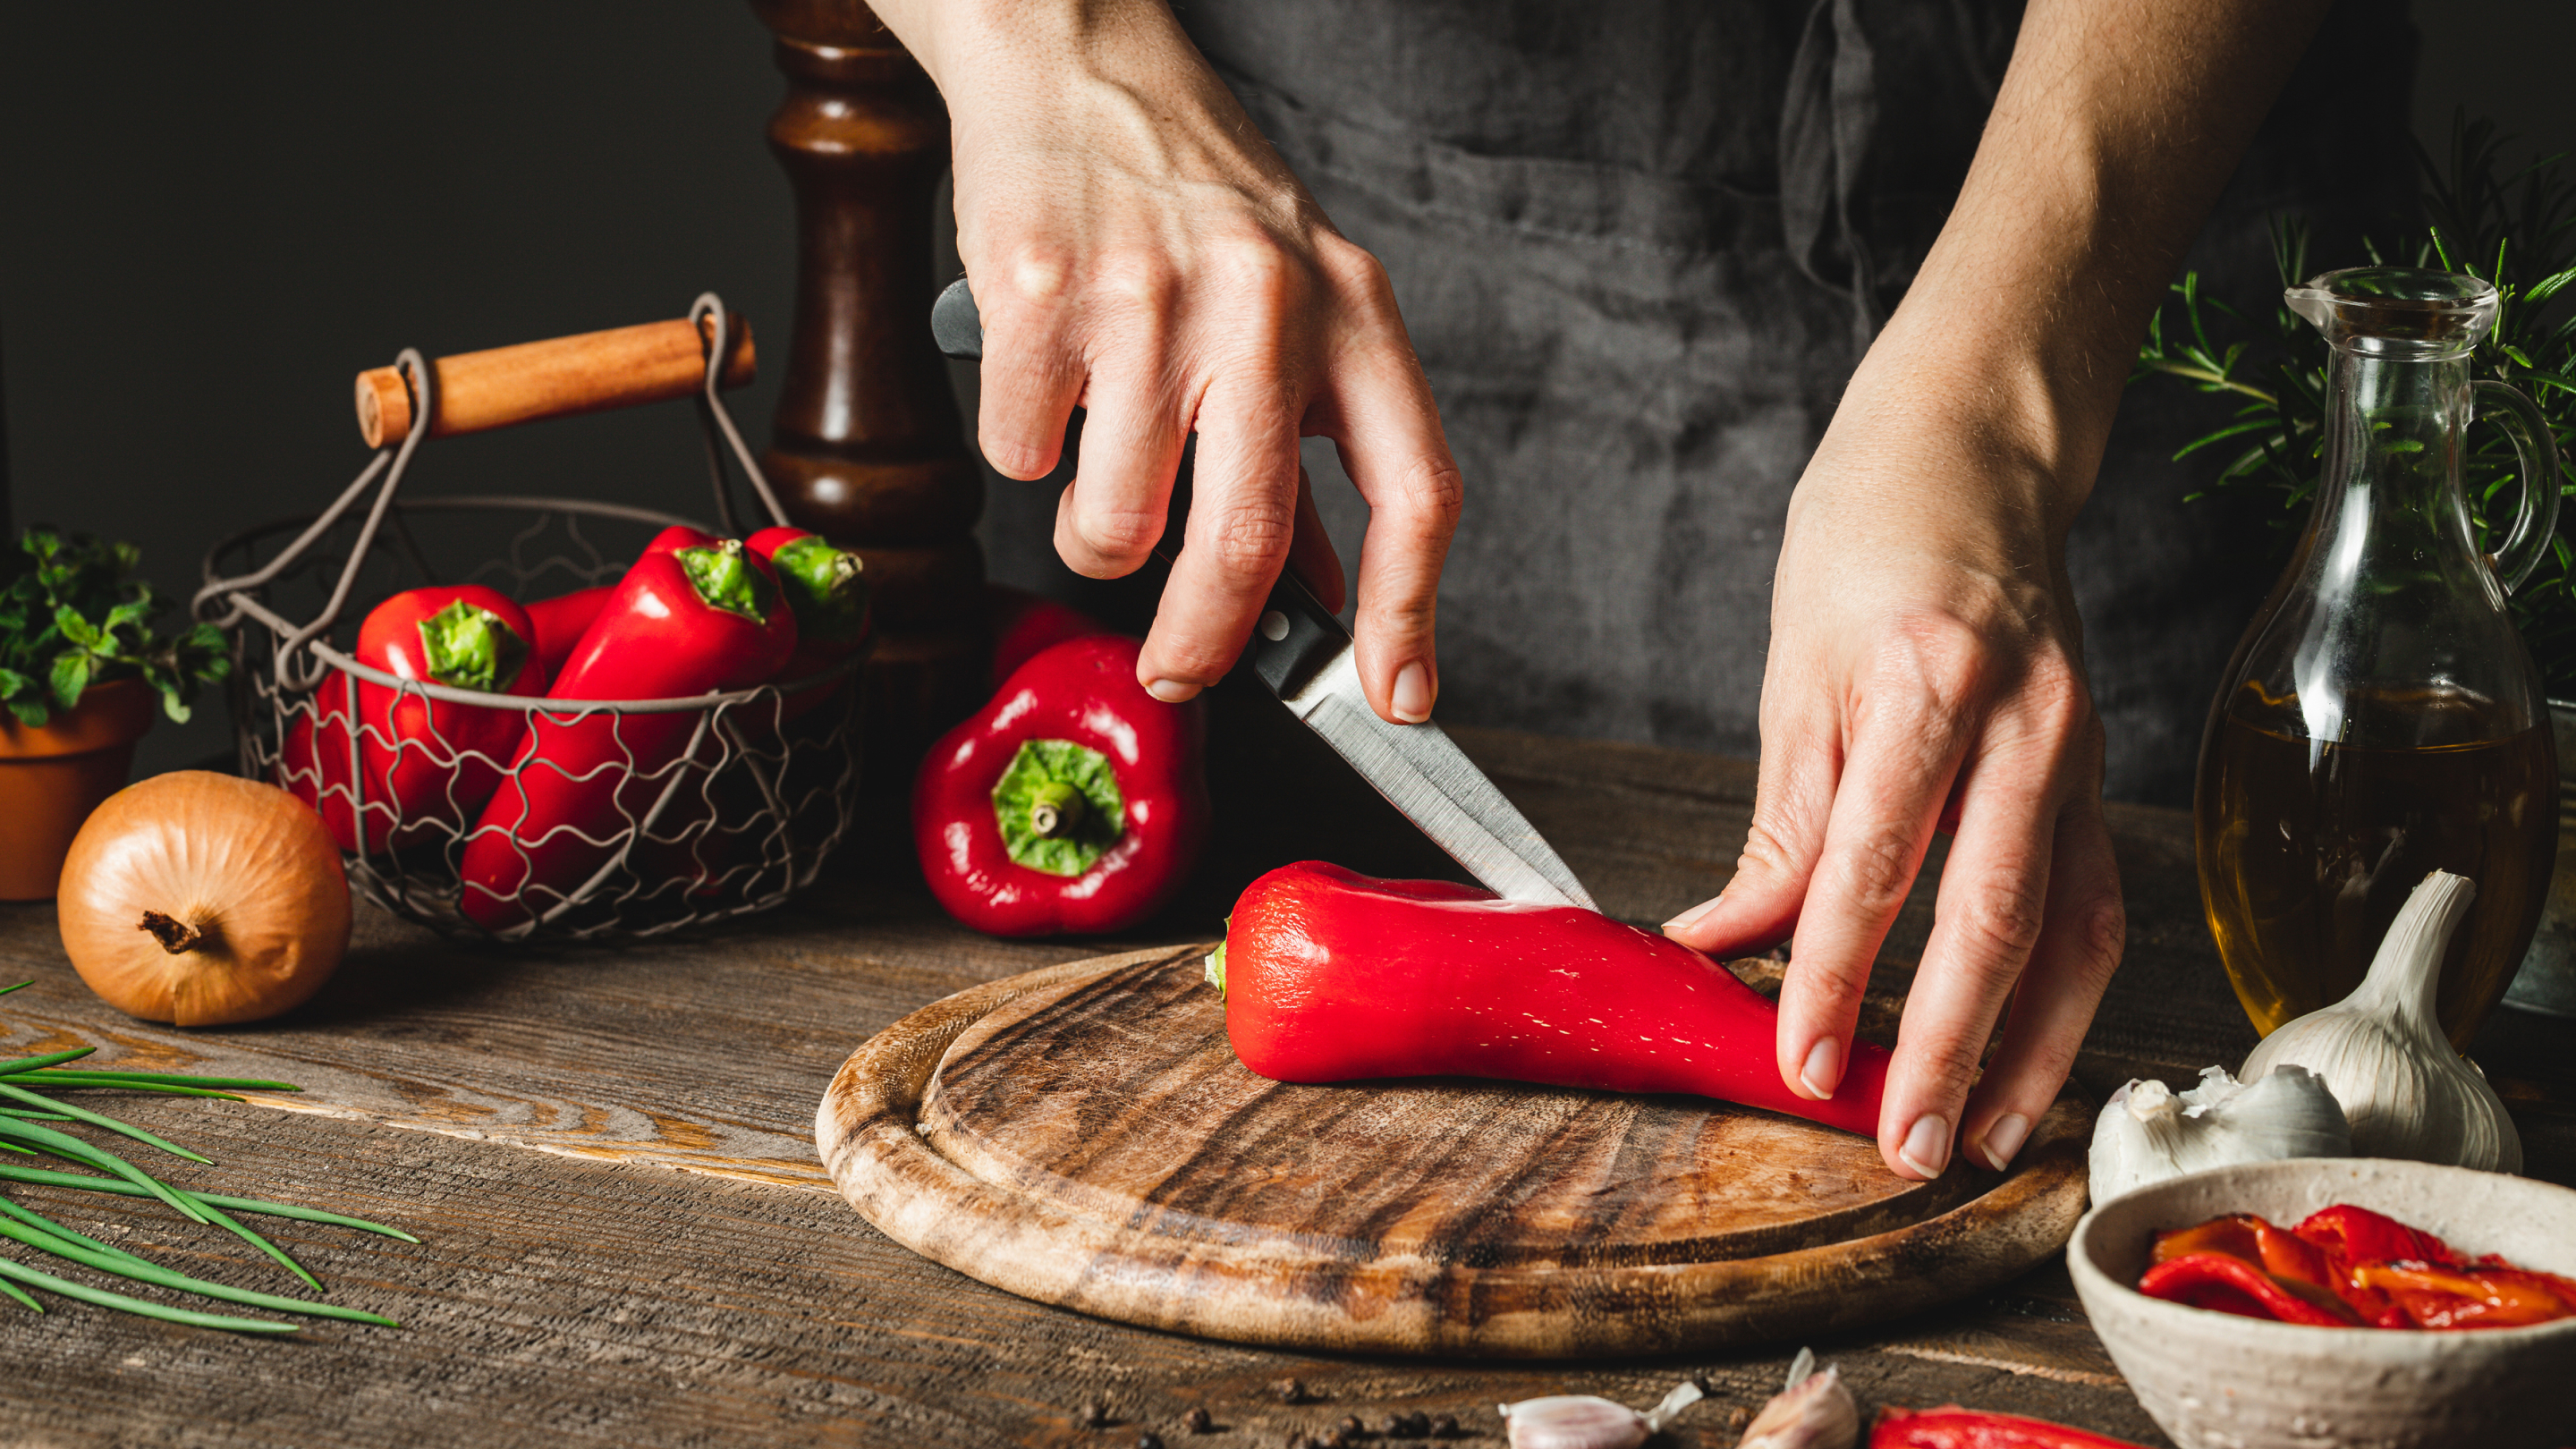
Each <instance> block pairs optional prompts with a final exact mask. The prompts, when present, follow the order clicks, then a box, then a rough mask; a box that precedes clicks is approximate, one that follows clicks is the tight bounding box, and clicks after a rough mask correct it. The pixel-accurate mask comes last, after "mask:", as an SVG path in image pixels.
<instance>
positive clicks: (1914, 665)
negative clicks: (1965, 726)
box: [1873, 613, 1994, 718]
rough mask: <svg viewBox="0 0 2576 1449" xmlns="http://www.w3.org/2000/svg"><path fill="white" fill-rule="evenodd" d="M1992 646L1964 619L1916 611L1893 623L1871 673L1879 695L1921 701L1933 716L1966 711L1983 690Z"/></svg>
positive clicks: (1990, 669) (1990, 661)
mask: <svg viewBox="0 0 2576 1449" xmlns="http://www.w3.org/2000/svg"><path fill="white" fill-rule="evenodd" d="M1993 653H1994V651H1993V649H1992V647H1991V646H1990V645H1989V644H1988V643H1987V641H1986V638H1985V636H1984V635H1983V634H1981V633H1979V632H1978V631H1977V629H1976V628H1975V627H1973V626H1972V625H1970V624H1968V623H1967V622H1966V621H1965V620H1962V619H1958V618H1954V617H1952V616H1950V615H1947V614H1934V613H1915V614H1909V615H1906V616H1905V617H1903V618H1900V619H1899V620H1897V621H1896V623H1895V625H1894V626H1893V627H1892V628H1890V629H1889V631H1888V633H1887V635H1886V637H1885V639H1884V640H1883V641H1882V643H1881V645H1880V648H1879V652H1878V658H1877V661H1876V669H1875V671H1874V672H1875V673H1876V674H1877V675H1878V677H1879V683H1880V684H1881V686H1882V690H1881V691H1873V694H1874V695H1875V696H1877V697H1882V698H1892V699H1895V700H1909V699H1914V700H1920V701H1922V703H1923V704H1925V705H1927V706H1928V707H1929V708H1930V710H1931V711H1932V712H1933V713H1935V714H1936V715H1939V716H1942V717H1947V718H1955V717H1957V716H1959V715H1963V714H1965V713H1966V712H1967V711H1968V709H1969V708H1970V706H1971V704H1972V702H1973V701H1974V700H1975V699H1976V697H1977V696H1978V695H1979V694H1980V693H1982V692H1983V691H1984V689H1985V686H1986V683H1987V680H1988V677H1989V675H1990V674H1991V672H1992V666H1993Z"/></svg>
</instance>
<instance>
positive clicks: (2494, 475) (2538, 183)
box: [2131, 120, 2576, 1016]
mask: <svg viewBox="0 0 2576 1449" xmlns="http://www.w3.org/2000/svg"><path fill="white" fill-rule="evenodd" d="M2564 162H2565V158H2564V157H2560V156H2551V157H2545V158H2543V159H2541V160H2539V161H2536V162H2534V163H2532V164H2531V165H2529V166H2526V167H2524V168H2523V169H2522V170H2520V171H2518V172H2516V173H2513V174H2511V175H2507V174H2505V173H2504V168H2503V164H2502V159H2501V156H2500V154H2499V138H2498V137H2497V135H2496V130H2495V126H2494V124H2493V123H2492V122H2489V121H2478V122H2475V123H2469V122H2467V121H2465V120H2462V121H2459V122H2455V123H2454V125H2453V128H2452V140H2451V153H2450V156H2449V157H2448V158H2447V164H2446V165H2443V166H2438V167H2437V166H2436V165H2435V163H2434V161H2433V158H2431V157H2430V156H2426V157H2425V158H2424V172H2425V178H2426V182H2425V189H2424V197H2423V208H2424V215H2423V220H2422V221H2421V222H2420V223H2418V224H2416V225H2413V226H2411V227H2409V228H2407V229H2406V230H2405V231H2404V232H2403V233H2402V234H2400V235H2398V236H2397V237H2396V243H2397V244H2396V245H2393V246H2382V245H2378V244H2371V245H2367V246H2366V248H2365V249H2366V250H2367V251H2368V253H2369V256H2368V257H2367V258H2360V257H2354V258H2343V259H2338V260H2337V261H2336V262H2334V263H2333V265H2338V266H2340V265H2358V264H2359V263H2360V262H2362V261H2364V260H2368V261H2371V262H2374V263H2378V262H2401V261H2402V262H2406V263H2410V264H2412V265H2416V266H2423V267H2438V268H2440V269H2441V270H2444V271H2448V272H2459V273H2465V274H2468V275H2471V276H2475V277H2478V278H2480V279H2482V280H2484V281H2487V282H2490V283H2492V284H2493V285H2494V286H2495V289H2496V292H2497V295H2498V298H2499V300H2500V303H2501V305H2500V306H2499V307H2498V308H2497V312H2496V321H2495V330H2494V331H2493V332H2492V333H2490V334H2489V335H2488V336H2487V337H2486V338H2485V339H2484V340H2483V341H2481V342H2480V343H2479V344H2478V349H2477V354H2476V357H2475V359H2474V362H2473V367H2474V370H2475V373H2476V375H2477V376H2479V377H2492V378H2495V379H2497V380H2499V381H2503V382H2508V383H2511V384H2513V385H2514V386H2515V387H2518V388H2520V389H2521V390H2522V391H2523V392H2524V393H2526V394H2528V395H2529V396H2530V397H2531V399H2532V401H2533V402H2535V403H2537V404H2538V405H2539V407H2540V411H2541V414H2542V417H2543V419H2544V420H2545V421H2546V422H2547V423H2548V425H2549V430H2550V433H2551V434H2552V436H2553V437H2554V438H2555V439H2556V441H2557V444H2558V461H2559V473H2560V482H2559V491H2560V493H2561V494H2562V496H2563V495H2565V494H2569V493H2576V306H2571V305H2570V304H2571V303H2576V179H2570V178H2569V177H2568V176H2567V175H2566V171H2565V165H2564ZM2273 259H2274V262H2275V263H2276V266H2277V269H2278V271H2279V273H2280V279H2281V285H2282V286H2283V287H2284V288H2287V287H2290V286H2294V285H2296V284H2298V283H2300V282H2303V281H2305V280H2307V278H2308V276H2309V274H2310V272H2311V270H2312V269H2311V266H2310V263H2309V258H2308V239H2307V232H2306V229H2305V228H2304V227H2303V226H2301V225H2299V224H2298V223H2297V222H2296V221H2295V220H2286V219H2285V220H2280V221H2276V222H2275V224H2274V227H2273ZM2174 290H2175V292H2176V293H2178V294H2179V296H2180V303H2179V306H2178V307H2177V308H2175V309H2174V310H2176V311H2177V312H2178V316H2177V317H2176V318H2175V319H2173V320H2174V321H2175V322H2177V323H2178V325H2173V326H2168V325H2167V323H2168V319H2167V317H2166V316H2164V315H2163V314H2162V313H2161V312H2160V313H2159V314H2158V316H2157V317H2156V318H2155V320H2154V321H2153V322H2152V323H2151V324H2150V326H2149V328H2148V332H2147V342H2146V346H2145V347H2144V348H2143V349H2142V350H2141V351H2140V353H2139V355H2138V367H2137V371H2136V373H2135V374H2134V375H2133V377H2132V379H2131V381H2133V382H2136V381H2142V380H2162V381H2164V382H2167V383H2174V382H2179V383H2182V384H2185V385H2188V386H2190V387H2193V388H2195V389H2197V390H2199V391H2201V392H2204V393H2208V394H2211V395H2213V396H2215V397H2219V398H2224V399H2226V400H2227V402H2228V403H2229V404H2230V405H2231V408H2230V411H2229V413H2228V415H2227V416H2226V418H2225V420H2224V422H2223V424H2222V425H2221V426H2219V427H2217V428H2215V429H2214V430H2212V431H2211V432H2209V433H2208V434H2206V435H2205V436H2203V437H2201V438H2199V439H2197V440H2195V441H2193V442H2192V443H2190V444H2189V445H2187V446H2186V447H2184V448H2183V450H2182V452H2181V453H2180V454H2178V455H2177V456H2189V455H2191V454H2195V453H2201V452H2203V451H2204V450H2221V451H2219V452H2218V453H2216V454H2214V456H2222V457H2225V459H2226V461H2225V463H2224V464H2223V465H2221V467H2220V468H2219V470H2218V473H2217V476H2216V477H2215V478H2214V479H2213V480H2212V481H2211V483H2210V488H2209V491H2211V492H2216V491H2222V490H2241V489H2244V488H2248V487H2252V488H2261V489H2269V490H2271V491H2273V492H2275V493H2276V494H2277V495H2278V496H2279V498H2280V501H2281V508H2280V510H2279V512H2278V513H2277V514H2276V515H2275V522H2276V524H2277V526H2278V527H2279V529H2280V541H2281V545H2282V548H2283V550H2284V551H2285V552H2286V550H2287V548H2288V546H2289V543H2290V541H2291V539H2292V538H2294V537H2295V536H2296V533H2297V530H2298V527H2299V525H2300V524H2301V522H2302V521H2303V520H2304V519H2305V518H2306V516H2307V510H2306V508H2305V507H2304V506H2303V505H2304V504H2305V503H2306V502H2307V501H2308V497H2309V494H2310V493H2311V492H2312V491H2313V490H2314V488H2315V486H2316V480H2317V474H2318V469H2319V464H2320V457H2321V453H2322V450H2323V448H2324V430H2323V422H2324V413H2325V407H2326V402H2327V396H2326V343H2325V340H2324V338H2323V336H2322V335H2321V334H2320V333H2318V332H2317V331H2316V330H2315V329H2314V328H2311V327H2309V326H2308V325H2307V324H2306V323H2305V322H2303V321H2301V320H2300V319H2299V318H2298V317H2297V316H2296V315H2294V314H2293V313H2292V312H2291V311H2290V309H2289V308H2288V306H2287V305H2286V304H2284V303H2283V302H2282V300H2281V297H2280V294H2279V293H2278V292H2275V293H2274V294H2273V295H2272V297H2271V298H2270V299H2269V305H2267V306H2230V305H2229V304H2228V303H2227V302H2226V301H2225V300H2224V299H2221V298H2217V297H2212V296H2208V295H2206V294H2204V293H2203V292H2202V291H2201V289H2200V278H2199V276H2198V275H2197V274H2191V275H2186V276H2185V277H2184V278H2183V280H2182V281H2181V282H2180V283H2178V284H2177V285H2176V286H2175V288H2174ZM2468 445H2469V448H2470V450H2471V451H2470V452H2469V454H2468V456H2467V458H2466V459H2465V460H2464V463H2465V467H2464V469H2463V478H2462V483H2463V486H2464V490H2465V492H2466V494H2467V497H2468V500H2469V506H2470V511H2471V513H2472V515H2473V519H2472V521H2473V523H2474V524H2475V525H2476V527H2477V528H2478V530H2479V531H2480V534H2481V536H2482V537H2484V538H2486V539H2488V540H2490V541H2493V540H2498V539H2500V538H2501V537H2502V535H2503V530H2504V526H2505V525H2507V524H2509V523H2510V522H2511V513H2510V511H2509V510H2510V506H2511V504H2512V503H2513V501H2514V488H2515V486H2516V484H2515V482H2514V480H2515V477H2516V472H2515V462H2514V455H2513V451H2512V444H2511V442H2510V441H2509V440H2508V439H2507V438H2506V437H2505V436H2504V435H2503V433H2502V431H2501V430H2500V429H2496V428H2476V429H2472V430H2471V432H2470V434H2469V439H2468ZM2229 449H2232V450H2233V451H2232V452H2228V451H2224V450H2229ZM2491 507H2501V508H2503V509H2504V510H2506V511H2505V512H2503V513H2502V515H2501V516H2499V517H2496V518H2494V519H2493V520H2492V521H2493V524H2494V526H2492V527H2490V519H2489V517H2488V513H2489V509H2490V508H2491ZM2552 543H2553V545H2554V546H2553V548H2552V549H2551V550H2550V553H2549V555H2548V556H2547V557H2546V558H2545V559H2544V560H2543V562H2542V563H2541V565H2540V567H2539V569H2538V570H2537V571H2536V572H2534V573H2533V574H2532V576H2531V577H2530V578H2528V579H2526V580H2525V581H2524V582H2523V585H2522V587H2521V588H2519V589H2517V590H2515V591H2514V593H2513V595H2512V597H2511V598H2510V599H2509V600H2508V601H2507V603H2508V606H2509V607H2510V608H2511V610H2512V612H2513V619H2514V623H2515V624H2516V625H2517V626H2518V627H2519V628H2520V629H2521V631H2522V638H2523V642H2524V644H2525V645H2527V646H2528V647H2529V648H2530V650H2531V657H2532V663H2533V664H2535V665H2536V666H2538V668H2539V670H2540V677H2541V681H2542V684H2543V685H2544V686H2545V688H2546V689H2547V691H2548V694H2549V699H2550V714H2551V716H2552V722H2553V724H2554V725H2555V733H2556V736H2557V746H2558V768H2559V801H2560V805H2559V848H2558V874H2557V879H2556V881H2555V883H2554V884H2553V886H2552V887H2551V890H2550V898H2549V906H2548V910H2547V912H2546V913H2545V914H2544V915H2543V916H2542V918H2541V923H2540V932H2539V934H2538V936H2537V937H2535V938H2534V940H2533V941H2532V946H2531V954H2530V955H2529V956H2527V957H2525V958H2524V962H2523V966H2522V971H2521V973H2520V975H2519V976H2518V977H2517V978H2516V979H2515V982H2514V985H2513V988H2512V990H2511V991H2510V992H2508V993H2507V994H2506V996H2505V1001H2506V1002H2507V1003H2508V1004H2509V1005H2514V1006H2520V1007H2524V1008H2527V1009H2530V1010H2537V1011H2547V1012H2552V1013H2556V1014H2559V1015H2565V1016H2576V829H2571V828H2570V815H2571V810H2570V803H2569V802H2570V801H2571V800H2576V507H2570V508H2561V509H2560V511H2559V515H2558V535H2557V537H2556V538H2555V539H2553V540H2552Z"/></svg>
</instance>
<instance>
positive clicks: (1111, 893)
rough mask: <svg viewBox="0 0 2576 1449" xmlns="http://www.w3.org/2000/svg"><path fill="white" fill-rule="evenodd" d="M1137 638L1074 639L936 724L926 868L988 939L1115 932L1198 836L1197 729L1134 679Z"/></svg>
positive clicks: (924, 796)
mask: <svg viewBox="0 0 2576 1449" xmlns="http://www.w3.org/2000/svg"><path fill="white" fill-rule="evenodd" d="M1142 647H1143V646H1142V645H1141V644H1140V643H1139V641H1137V640H1134V639H1130V638H1126V637H1124V636H1122V635H1099V636H1094V637H1091V638H1082V639H1072V640H1068V641H1066V642H1064V643H1062V644H1058V645H1056V646H1054V647H1053V648H1050V649H1046V650H1043V651H1041V652H1040V653H1038V654H1037V655H1036V656H1034V657H1032V658H1031V659H1030V660H1029V661H1028V662H1027V663H1026V664H1023V665H1021V666H1020V667H1019V668H1018V669H1017V670H1016V671H1014V672H1013V673H1012V675H1011V677H1010V678H1009V679H1008V680H1007V681H1005V682H1004V683H1003V685H1002V689H1001V692H1000V693H998V694H995V695H994V696H993V698H992V701H991V702H990V703H988V704H986V705H985V706H984V708H983V709H982V710H980V711H978V712H977V713H976V714H975V716H974V717H973V718H971V719H969V720H967V721H966V722H965V723H964V724H961V725H959V726H958V727H957V728H955V729H953V730H950V731H949V732H948V733H947V734H946V735H944V736H942V737H941V738H940V740H939V743H937V744H935V745H932V746H931V747H930V753H929V755H928V756H926V757H925V758H924V759H923V760H922V762H921V773H920V774H919V775H918V776H916V777H915V779H914V782H913V791H912V831H913V844H914V847H915V848H916V849H917V850H918V851H919V852H920V856H921V874H922V878H923V879H924V880H926V881H927V882H928V883H929V885H930V893H931V894H932V895H934V896H936V897H938V898H939V903H940V905H942V906H944V907H946V908H947V910H948V913H949V914H950V915H952V916H955V917H956V918H957V919H958V920H959V921H961V922H963V923H964V924H966V925H969V926H972V927H974V928H975V929H976V930H979V931H986V932H990V933H991V934H993V935H996V936H1041V935H1053V934H1057V933H1073V934H1084V933H1092V934H1096V933H1099V932H1102V931H1116V930H1123V929H1125V928H1126V927H1128V926H1132V925H1135V924H1136V923H1137V922H1139V921H1142V920H1144V919H1145V918H1147V917H1148V916H1151V915H1153V914H1154V913H1155V912H1156V911H1158V910H1161V909H1162V908H1163V906H1164V905H1165V904H1166V903H1167V902H1169V901H1170V900H1171V898H1172V895H1173V893H1174V892H1176V891H1178V890H1179V889H1180V888H1181V885H1182V883H1183V882H1184V881H1186V880H1187V879H1188V878H1189V873H1190V870H1191V868H1192V866H1194V865H1195V864H1196V863H1197V861H1198V853H1199V847H1200V846H1201V844H1203V843H1204V842H1205V841H1206V839H1207V832H1208V823H1209V818H1210V815H1209V807H1208V794H1207V777H1206V772H1205V770H1204V768H1203V767H1202V765H1201V762H1200V757H1201V749H1202V744H1203V741H1204V737H1205V725H1204V723H1203V722H1202V718H1201V715H1200V711H1199V705H1198V703H1197V701H1195V700H1193V701H1191V702H1190V703H1188V704H1166V703H1164V702H1163V701H1161V700H1159V699H1156V698H1154V697H1153V696H1152V695H1150V694H1147V693H1146V692H1145V687H1144V686H1143V685H1141V684H1138V683H1137V682H1136V656H1137V654H1138V652H1139V650H1140V649H1141V648H1142Z"/></svg>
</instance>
